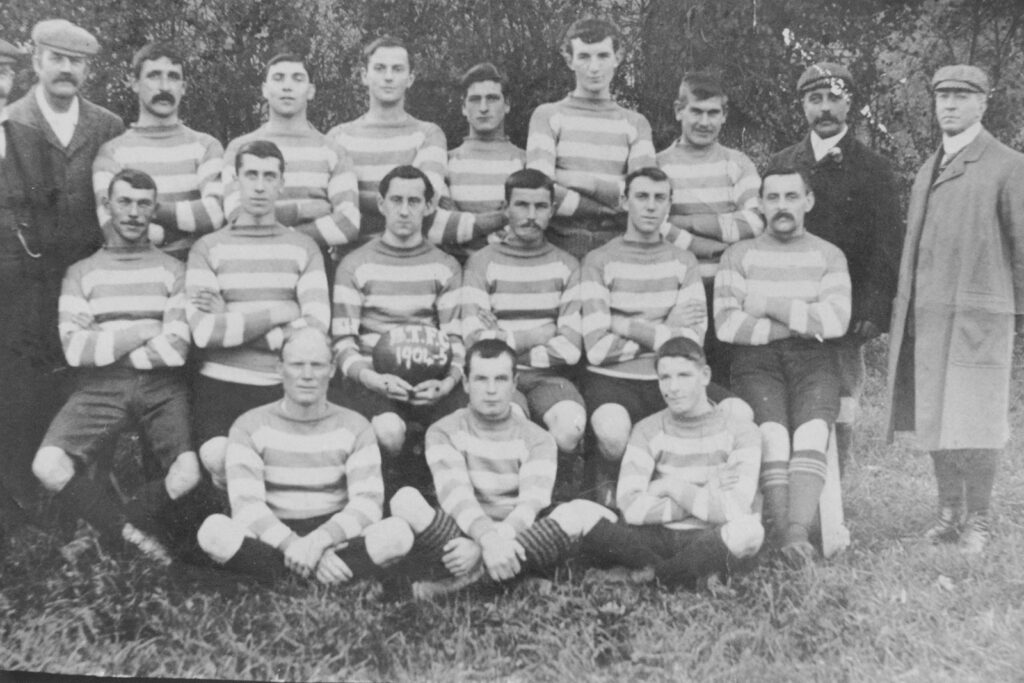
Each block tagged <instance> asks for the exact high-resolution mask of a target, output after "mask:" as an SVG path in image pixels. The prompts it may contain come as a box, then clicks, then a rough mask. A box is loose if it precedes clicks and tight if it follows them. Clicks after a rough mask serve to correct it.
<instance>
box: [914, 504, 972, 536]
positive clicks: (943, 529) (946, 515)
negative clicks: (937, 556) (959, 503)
mask: <svg viewBox="0 0 1024 683" xmlns="http://www.w3.org/2000/svg"><path fill="white" fill-rule="evenodd" d="M962 518H963V514H962V513H961V511H960V509H959V508H951V507H944V508H941V509H940V510H939V518H938V519H937V520H935V524H934V525H932V526H931V527H930V528H929V529H928V530H927V531H925V532H924V538H925V540H927V541H930V542H931V543H935V544H938V543H954V542H956V540H957V539H958V538H959V537H960V530H961V523H962V521H963V519H962Z"/></svg>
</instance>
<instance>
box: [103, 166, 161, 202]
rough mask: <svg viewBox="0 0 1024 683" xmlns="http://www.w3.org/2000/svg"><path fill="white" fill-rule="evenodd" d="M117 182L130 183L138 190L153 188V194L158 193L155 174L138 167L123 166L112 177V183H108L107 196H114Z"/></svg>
mask: <svg viewBox="0 0 1024 683" xmlns="http://www.w3.org/2000/svg"><path fill="white" fill-rule="evenodd" d="M117 183H128V185H129V187H132V188H134V189H136V190H152V191H153V196H154V197H155V196H156V195H157V189H156V181H155V180H153V176H151V175H149V174H148V173H146V172H145V171H140V170H138V169H137V168H122V169H121V170H120V171H118V172H117V173H115V174H114V177H113V178H111V179H110V184H109V185H107V197H111V196H113V194H114V185H116V184H117Z"/></svg>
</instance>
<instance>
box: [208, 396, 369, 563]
mask: <svg viewBox="0 0 1024 683" xmlns="http://www.w3.org/2000/svg"><path fill="white" fill-rule="evenodd" d="M225 467H226V473H227V483H228V497H229V499H230V501H231V516H232V517H233V518H234V519H235V520H236V521H238V522H239V523H241V524H242V525H243V526H245V527H246V528H247V529H249V531H251V532H252V533H253V534H254V535H255V536H256V537H257V538H259V539H260V540H261V541H263V542H264V543H267V544H268V545H272V546H274V547H276V548H280V549H282V550H284V549H285V548H287V547H288V546H289V545H290V544H291V543H293V542H294V541H296V540H298V536H297V535H296V534H295V533H294V532H293V531H291V529H289V528H288V526H287V525H285V524H284V523H283V522H282V521H281V520H298V519H309V518H311V517H318V516H321V515H331V517H330V518H329V519H328V520H327V521H326V522H324V524H323V525H322V526H321V527H320V528H321V529H323V530H324V531H326V532H327V534H328V535H329V536H330V537H331V539H332V540H333V541H334V542H335V543H342V542H344V541H347V540H350V539H353V538H356V537H358V536H361V535H362V534H363V531H364V530H365V529H366V527H367V526H369V525H370V524H373V523H374V522H377V521H379V520H380V519H381V516H382V509H383V504H384V480H383V478H382V477H381V466H380V450H379V449H378V448H377V439H376V437H375V436H374V434H373V428H372V427H371V426H370V423H369V422H367V421H366V419H365V418H363V417H362V416H360V415H359V414H358V413H356V412H354V411H351V410H348V409H346V408H342V407H340V406H336V405H332V404H328V405H327V411H326V413H325V414H324V415H323V416H321V417H317V418H313V419H307V420H303V419H298V418H294V417H291V416H290V415H288V413H287V412H286V409H285V405H284V401H283V400H282V401H278V402H276V403H271V404H269V405H265V406H260V407H259V408H254V409H252V410H250V411H248V412H247V413H244V414H243V415H242V416H241V417H239V418H238V419H237V420H236V421H235V423H234V424H233V425H232V426H231V432H230V434H229V436H228V448H227V456H226V462H225Z"/></svg>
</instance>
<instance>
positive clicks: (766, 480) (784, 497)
mask: <svg viewBox="0 0 1024 683" xmlns="http://www.w3.org/2000/svg"><path fill="white" fill-rule="evenodd" d="M761 491H762V492H763V493H764V506H765V518H766V519H765V528H768V529H772V530H773V531H774V530H778V531H776V533H781V531H782V530H785V528H786V525H787V524H788V523H789V461H788V460H772V461H768V462H763V463H761Z"/></svg>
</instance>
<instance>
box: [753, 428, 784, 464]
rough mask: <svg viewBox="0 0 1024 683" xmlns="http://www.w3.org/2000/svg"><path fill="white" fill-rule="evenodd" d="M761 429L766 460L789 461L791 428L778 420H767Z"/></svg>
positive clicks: (763, 455) (763, 457)
mask: <svg viewBox="0 0 1024 683" xmlns="http://www.w3.org/2000/svg"><path fill="white" fill-rule="evenodd" d="M758 429H760V431H761V446H762V449H763V454H762V460H763V461H764V462H789V430H788V429H786V427H785V426H784V425H782V424H779V423H778V422H765V423H764V424H762V425H761V426H760V427H759V428H758Z"/></svg>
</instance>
